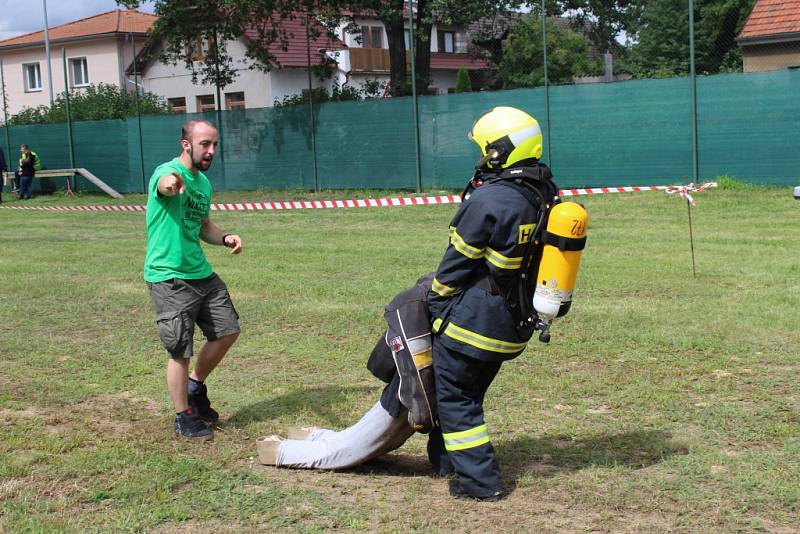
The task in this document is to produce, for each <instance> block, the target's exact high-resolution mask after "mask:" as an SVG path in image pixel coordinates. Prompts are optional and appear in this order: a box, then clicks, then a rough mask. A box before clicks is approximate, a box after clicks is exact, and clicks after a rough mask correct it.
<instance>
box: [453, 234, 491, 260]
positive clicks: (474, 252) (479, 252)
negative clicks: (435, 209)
mask: <svg viewBox="0 0 800 534" xmlns="http://www.w3.org/2000/svg"><path fill="white" fill-rule="evenodd" d="M450 244H452V245H453V247H455V249H456V250H457V251H459V252H460V253H461V254H463V255H464V256H466V257H468V258H469V259H471V260H477V259H479V258H482V257H483V249H482V248H475V247H473V246H472V245H470V244H469V243H467V242H466V241H464V238H463V237H461V236H460V235H458V232H457V231H456V228H455V227H453V226H451V227H450Z"/></svg>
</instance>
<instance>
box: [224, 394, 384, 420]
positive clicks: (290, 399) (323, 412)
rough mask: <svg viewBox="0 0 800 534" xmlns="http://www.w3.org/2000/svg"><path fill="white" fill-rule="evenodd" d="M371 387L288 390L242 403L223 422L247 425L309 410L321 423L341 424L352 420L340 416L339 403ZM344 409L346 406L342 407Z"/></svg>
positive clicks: (343, 402)
mask: <svg viewBox="0 0 800 534" xmlns="http://www.w3.org/2000/svg"><path fill="white" fill-rule="evenodd" d="M375 391H376V388H375V387H370V386H351V387H342V386H338V385H337V386H325V387H320V388H313V389H305V390H302V391H292V392H290V393H286V394H285V395H280V396H279V397H275V398H273V399H267V400H263V401H260V402H256V403H254V404H250V405H249V406H245V407H244V408H242V409H240V410H239V411H238V412H236V413H235V414H233V415H232V416H231V417H230V419H228V421H227V422H226V424H230V425H232V424H235V425H247V424H249V423H255V422H259V421H266V420H280V419H282V418H284V417H286V416H287V415H291V414H293V413H296V412H305V411H309V410H310V411H312V412H314V413H315V414H316V415H317V416H318V417H319V419H320V420H322V421H323V422H324V426H326V427H328V428H335V429H340V428H345V427H347V426H350V425H352V424H354V423H355V422H356V421H357V419H354V420H352V421H350V420H344V419H342V411H343V410H340V409H339V407H340V406H342V405H343V404H345V403H347V402H348V400H350V399H352V397H353V396H354V395H361V394H366V393H370V392H375ZM344 411H347V410H344Z"/></svg>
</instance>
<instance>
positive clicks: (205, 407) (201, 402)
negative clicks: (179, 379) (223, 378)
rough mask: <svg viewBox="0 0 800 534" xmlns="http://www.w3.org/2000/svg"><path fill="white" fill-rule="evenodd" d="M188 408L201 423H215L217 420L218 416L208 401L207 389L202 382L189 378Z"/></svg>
mask: <svg viewBox="0 0 800 534" xmlns="http://www.w3.org/2000/svg"><path fill="white" fill-rule="evenodd" d="M189 406H191V407H192V408H193V409H194V411H195V412H196V413H197V415H198V416H199V417H200V419H202V420H203V421H206V422H209V423H215V422H216V421H217V420H219V414H218V413H217V412H216V410H214V408H212V407H211V401H209V400H208V389H207V388H206V385H205V384H204V383H203V382H200V381H199V380H193V379H192V378H189Z"/></svg>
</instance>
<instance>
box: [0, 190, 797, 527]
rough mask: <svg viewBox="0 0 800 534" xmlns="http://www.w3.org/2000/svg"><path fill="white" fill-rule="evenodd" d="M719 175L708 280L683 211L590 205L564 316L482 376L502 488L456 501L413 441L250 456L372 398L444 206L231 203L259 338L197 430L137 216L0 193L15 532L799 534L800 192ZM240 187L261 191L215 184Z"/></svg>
mask: <svg viewBox="0 0 800 534" xmlns="http://www.w3.org/2000/svg"><path fill="white" fill-rule="evenodd" d="M728 185H729V186H728V187H727V188H720V189H711V190H708V191H705V192H703V193H700V194H698V195H697V197H696V198H697V201H698V205H697V207H696V208H694V209H693V210H692V216H693V223H694V234H695V252H696V257H697V276H696V277H693V276H692V269H691V258H690V253H689V242H688V230H687V209H686V203H685V202H684V201H682V200H681V199H679V198H676V197H673V196H667V195H664V194H663V193H660V192H648V193H635V194H620V195H602V196H594V197H584V198H582V199H581V201H582V202H583V203H584V204H585V205H586V207H587V209H588V211H589V214H590V228H589V239H588V245H587V248H586V250H585V252H584V256H583V262H582V269H581V273H580V276H579V280H578V288H577V291H576V296H575V302H574V304H573V307H572V310H571V312H570V314H569V315H568V316H567V317H565V318H564V319H563V320H561V321H560V322H557V323H556V324H555V326H554V328H553V340H552V342H551V343H550V345H547V346H546V345H542V344H540V343H538V342H536V341H532V342H531V344H530V346H529V348H528V350H527V351H526V352H525V353H524V354H523V355H522V356H521V357H519V358H517V359H516V360H514V361H512V362H509V363H507V364H505V365H504V366H503V369H502V370H501V372H500V374H499V376H498V378H497V380H496V381H495V383H494V385H493V386H492V388H491V389H490V390H489V394H488V399H487V404H486V409H487V421H488V424H489V427H490V431H491V435H492V439H493V443H494V445H495V447H496V449H497V451H498V455H499V460H500V463H501V467H502V468H503V474H504V478H505V481H506V484H507V486H508V487H509V488H510V489H511V490H512V491H511V494H510V495H509V497H508V498H506V499H505V500H503V501H501V502H498V503H475V502H465V501H458V500H453V499H451V498H450V497H449V496H448V492H447V481H446V480H444V479H442V478H437V477H435V476H433V475H432V473H431V471H430V470H429V468H428V466H427V460H426V456H425V439H424V437H422V436H415V437H414V438H412V439H411V440H410V441H409V442H408V443H407V444H406V445H405V446H404V447H402V448H401V449H399V450H398V451H397V452H395V453H393V454H390V455H387V456H386V457H384V458H381V459H379V460H376V461H374V462H372V463H370V464H368V465H365V466H363V467H360V468H358V469H354V470H351V471H346V472H339V473H331V472H309V471H292V470H282V469H275V468H270V467H265V466H261V465H259V464H258V463H257V462H256V461H255V459H254V457H255V455H256V448H255V439H256V438H257V437H259V436H262V435H265V434H270V433H274V432H278V433H281V432H285V430H286V429H287V428H288V427H290V426H295V425H298V424H302V425H307V424H316V425H325V426H328V427H343V426H347V425H349V424H350V423H352V422H354V421H355V420H356V418H358V417H359V416H360V415H361V414H362V413H363V412H364V411H365V410H366V409H367V408H368V407H369V406H370V405H372V403H373V402H374V401H375V400H376V399H377V397H378V395H379V392H380V391H381V387H382V385H381V384H380V383H379V382H378V381H377V380H376V379H374V378H373V377H372V376H371V375H370V374H369V372H368V371H367V370H366V368H365V362H366V357H367V355H368V352H369V350H370V349H371V347H372V345H373V344H374V342H375V340H376V339H377V336H378V335H379V334H380V333H381V332H382V329H383V320H382V307H383V305H385V304H386V303H387V302H388V300H389V299H390V298H391V297H392V296H393V295H394V294H395V293H396V292H397V291H399V290H401V289H404V288H406V287H407V286H409V285H410V284H411V283H412V282H413V280H414V279H415V278H416V277H417V276H418V275H420V274H423V273H425V272H428V271H431V270H434V269H435V267H436V265H437V263H438V260H439V259H440V257H441V254H442V252H443V251H444V247H445V244H446V240H447V225H448V222H449V220H450V218H451V217H452V215H453V214H454V212H455V207H454V206H430V207H406V208H374V209H351V210H342V209H339V210H306V211H284V212H257V213H215V214H214V215H213V218H214V220H215V221H216V222H217V223H218V224H219V225H220V226H221V227H222V228H224V229H226V230H228V231H236V232H238V233H240V234H241V235H242V237H243V239H244V241H245V251H244V254H242V255H241V256H238V257H235V256H231V255H229V254H226V251H225V250H224V249H223V248H221V247H208V248H207V252H208V256H209V259H210V260H211V262H212V264H213V265H214V267H215V270H216V271H217V272H219V273H220V274H221V275H222V277H223V278H224V279H225V280H226V282H227V283H228V285H229V287H230V289H231V293H232V295H233V298H234V301H235V303H236V306H237V308H238V310H239V313H240V315H241V319H242V329H243V331H242V335H241V337H240V338H239V342H238V343H237V344H236V345H235V346H234V348H233V349H232V351H231V353H230V354H229V356H228V357H227V358H226V360H224V361H223V363H222V365H221V367H220V368H219V369H218V370H217V371H216V372H215V374H213V375H212V376H211V377H210V379H209V381H208V385H209V392H210V396H211V399H212V402H214V404H215V406H216V407H217V409H219V410H220V412H221V413H222V422H221V424H220V426H219V428H218V429H217V432H216V438H215V440H214V441H213V442H211V443H206V444H195V443H186V442H184V441H179V440H177V439H175V438H173V436H172V429H171V424H172V418H173V412H172V410H171V407H170V404H169V401H168V397H167V394H166V386H165V378H164V369H165V354H164V352H163V350H162V349H161V347H160V344H159V341H158V339H157V334H156V329H155V326H154V323H153V313H152V311H151V305H150V302H149V298H148V295H147V291H146V288H145V286H144V283H143V282H142V279H141V278H142V260H143V255H144V246H145V231H144V215H143V214H141V213H49V212H38V211H16V210H6V209H0V224H1V225H2V228H3V237H2V238H0V248H1V251H0V272H2V276H0V354H1V355H0V417H2V432H0V532H23V531H34V532H54V531H97V532H100V531H102V532H108V531H116V532H118V531H151V532H220V531H222V532H242V531H260V532H268V531H281V530H283V531H311V532H313V531H326V530H334V529H340V530H350V529H353V530H364V531H381V532H408V531H425V532H500V531H514V532H640V531H641V532H761V531H764V532H778V533H789V532H798V531H800V399H799V398H798V395H799V393H798V386H799V385H800V351H798V346H800V311H799V310H800V306H798V304H800V281H799V280H800V259H798V258H800V232H798V228H799V226H798V219H800V211H799V210H800V202H797V201H795V200H793V199H792V196H791V191H790V190H789V188H781V189H778V188H759V187H733V186H731V185H730V184H728ZM279 196H280V195H278V194H276V195H273V198H274V197H279ZM350 196H352V193H351V194H350ZM237 198H248V199H249V200H262V199H263V198H264V197H263V196H261V197H259V196H256V195H254V194H252V193H250V194H241V195H238V196H237V195H236V194H233V193H230V194H224V195H218V196H216V197H215V199H214V200H215V201H218V202H221V201H225V200H233V199H237ZM125 200H126V202H128V203H141V202H142V198H141V197H128V198H127V199H125ZM32 202H33V205H35V204H37V203H38V204H63V203H64V202H65V199H64V198H63V197H57V196H52V197H43V198H41V199H35V200H34V201H32ZM70 202H74V201H73V200H70ZM77 202H82V203H105V202H106V200H105V199H103V198H101V197H93V198H92V197H85V196H84V197H82V198H79V199H78V200H77ZM9 204H10V205H14V204H15V202H14V201H12V202H10V203H9ZM9 204H5V205H9ZM197 343H198V345H199V339H198V340H197Z"/></svg>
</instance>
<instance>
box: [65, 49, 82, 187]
mask: <svg viewBox="0 0 800 534" xmlns="http://www.w3.org/2000/svg"><path fill="white" fill-rule="evenodd" d="M61 63H62V65H63V67H64V100H65V102H66V107H67V142H68V143H69V168H70V169H74V168H75V145H74V144H73V142H72V118H71V117H70V110H69V82H68V81H67V47H64V48H62V49H61ZM73 178H74V180H75V186H74V187H73V188H72V190H73V191H77V190H78V179H77V178H75V177H73ZM67 180H69V178H67Z"/></svg>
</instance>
